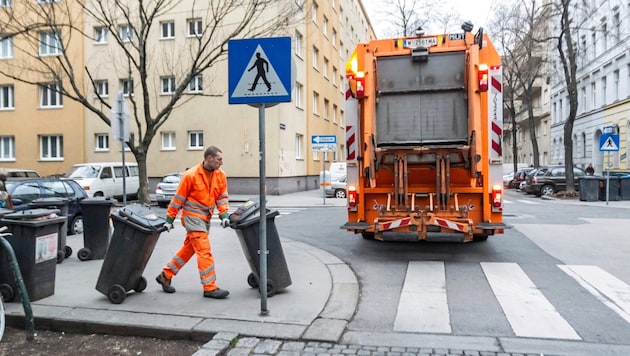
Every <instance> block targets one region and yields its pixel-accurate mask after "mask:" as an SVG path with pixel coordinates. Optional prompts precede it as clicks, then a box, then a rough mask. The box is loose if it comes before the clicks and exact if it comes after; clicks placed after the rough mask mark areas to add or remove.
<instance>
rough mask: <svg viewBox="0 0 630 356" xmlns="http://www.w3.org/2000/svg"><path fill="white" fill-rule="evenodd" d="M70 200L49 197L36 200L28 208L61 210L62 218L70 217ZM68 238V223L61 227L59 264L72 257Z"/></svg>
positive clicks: (58, 241)
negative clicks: (67, 241) (67, 243)
mask: <svg viewBox="0 0 630 356" xmlns="http://www.w3.org/2000/svg"><path fill="white" fill-rule="evenodd" d="M69 203H70V200H68V199H67V198H57V197H48V198H39V199H35V200H33V201H32V202H30V203H29V204H28V207H29V208H31V209H37V208H50V209H59V214H60V215H61V216H66V217H67V216H68V204H69ZM67 238H68V221H67V220H66V222H65V223H64V224H63V225H62V226H61V229H60V230H59V239H58V240H57V243H58V244H59V246H58V251H57V263H61V262H63V261H64V260H65V259H66V258H68V257H70V256H71V255H72V248H71V247H70V246H68V245H66V240H67Z"/></svg>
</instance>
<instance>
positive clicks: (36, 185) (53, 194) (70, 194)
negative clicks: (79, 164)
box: [7, 178, 88, 235]
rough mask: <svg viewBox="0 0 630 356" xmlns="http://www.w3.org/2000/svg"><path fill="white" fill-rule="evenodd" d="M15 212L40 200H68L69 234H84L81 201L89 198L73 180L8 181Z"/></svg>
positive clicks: (35, 179)
mask: <svg viewBox="0 0 630 356" xmlns="http://www.w3.org/2000/svg"><path fill="white" fill-rule="evenodd" d="M7 191H8V192H9V194H10V195H11V200H12V202H13V209H14V210H17V211H19V210H26V209H28V208H29V207H28V204H29V203H31V202H32V201H33V200H35V199H39V198H67V199H68V200H69V202H68V233H69V234H71V235H74V234H80V233H83V214H82V213H81V204H80V202H81V200H83V199H85V198H87V196H88V195H87V193H86V192H85V190H84V189H83V188H82V187H81V186H80V185H79V184H78V183H77V182H75V181H74V180H72V179H57V178H28V179H13V180H8V181H7Z"/></svg>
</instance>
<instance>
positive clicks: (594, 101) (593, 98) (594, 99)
mask: <svg viewBox="0 0 630 356" xmlns="http://www.w3.org/2000/svg"><path fill="white" fill-rule="evenodd" d="M596 107H597V86H596V85H595V82H592V83H591V108H593V109H595V108H596Z"/></svg>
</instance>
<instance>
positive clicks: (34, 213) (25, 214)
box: [4, 208, 60, 220]
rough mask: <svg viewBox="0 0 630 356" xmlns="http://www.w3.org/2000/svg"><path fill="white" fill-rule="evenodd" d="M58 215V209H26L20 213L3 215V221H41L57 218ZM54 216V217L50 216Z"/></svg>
mask: <svg viewBox="0 0 630 356" xmlns="http://www.w3.org/2000/svg"><path fill="white" fill-rule="evenodd" d="M59 213H60V211H59V209H44V208H38V209H26V210H22V211H16V212H13V213H9V214H6V215H4V218H5V219H12V220H35V219H40V220H41V219H43V218H46V217H55V218H56V217H58V216H57V215H58V214H59ZM52 214H55V216H51V215H52Z"/></svg>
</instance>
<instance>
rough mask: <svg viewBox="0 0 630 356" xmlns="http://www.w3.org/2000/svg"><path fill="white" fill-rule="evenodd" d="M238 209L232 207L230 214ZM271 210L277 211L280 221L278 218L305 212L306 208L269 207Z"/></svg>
mask: <svg viewBox="0 0 630 356" xmlns="http://www.w3.org/2000/svg"><path fill="white" fill-rule="evenodd" d="M236 209H238V206H230V209H229V210H228V213H230V214H232V213H233V212H235V211H236ZM269 209H270V210H272V211H274V210H277V211H278V213H280V215H278V216H276V219H278V218H281V217H283V216H284V215H289V214H293V213H297V212H300V211H302V210H305V209H306V208H290V207H286V208H284V207H283V208H274V207H269Z"/></svg>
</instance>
